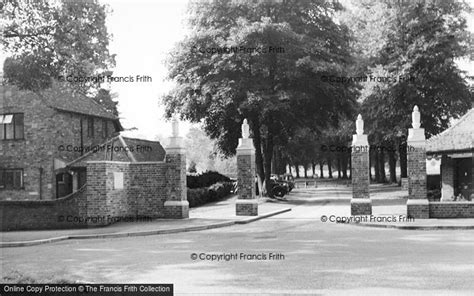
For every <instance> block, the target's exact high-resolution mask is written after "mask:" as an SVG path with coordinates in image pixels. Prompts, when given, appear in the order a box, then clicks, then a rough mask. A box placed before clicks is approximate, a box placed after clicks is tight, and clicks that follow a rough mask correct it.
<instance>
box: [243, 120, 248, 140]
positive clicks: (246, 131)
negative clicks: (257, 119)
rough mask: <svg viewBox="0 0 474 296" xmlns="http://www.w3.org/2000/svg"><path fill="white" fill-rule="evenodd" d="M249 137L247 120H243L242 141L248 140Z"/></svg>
mask: <svg viewBox="0 0 474 296" xmlns="http://www.w3.org/2000/svg"><path fill="white" fill-rule="evenodd" d="M249 136H250V132H249V124H248V123H247V118H245V119H244V122H243V123H242V139H248V138H249Z"/></svg>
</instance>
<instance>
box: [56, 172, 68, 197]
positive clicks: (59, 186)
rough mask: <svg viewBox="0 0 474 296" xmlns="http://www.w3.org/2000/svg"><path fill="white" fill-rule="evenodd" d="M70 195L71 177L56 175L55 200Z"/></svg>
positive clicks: (65, 174)
mask: <svg viewBox="0 0 474 296" xmlns="http://www.w3.org/2000/svg"><path fill="white" fill-rule="evenodd" d="M71 193H72V176H71V174H69V173H59V174H57V175H56V198H61V197H64V196H66V195H68V194H71Z"/></svg>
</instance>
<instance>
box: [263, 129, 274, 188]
mask: <svg viewBox="0 0 474 296" xmlns="http://www.w3.org/2000/svg"><path fill="white" fill-rule="evenodd" d="M272 156H273V134H272V133H271V131H270V129H269V130H268V132H267V138H266V139H265V145H264V147H263V159H264V161H263V164H264V172H265V187H266V190H267V196H269V197H273V192H272V184H271V182H270V177H271V170H272Z"/></svg>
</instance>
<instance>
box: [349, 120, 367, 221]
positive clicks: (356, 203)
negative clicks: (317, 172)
mask: <svg viewBox="0 0 474 296" xmlns="http://www.w3.org/2000/svg"><path fill="white" fill-rule="evenodd" d="M369 150H370V147H369V142H368V140H367V135H365V134H364V121H363V120H362V116H361V115H360V114H359V116H357V121H356V134H355V135H353V136H352V151H351V157H352V172H351V177H352V199H351V215H353V216H354V215H372V201H371V200H370V196H369V185H370V179H369V170H370V166H369Z"/></svg>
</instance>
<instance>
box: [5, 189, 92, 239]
mask: <svg viewBox="0 0 474 296" xmlns="http://www.w3.org/2000/svg"><path fill="white" fill-rule="evenodd" d="M86 207H87V200H86V185H84V186H83V187H82V188H81V189H80V190H78V191H77V192H75V193H73V194H70V195H68V196H66V197H63V198H60V199H56V200H32V201H0V221H1V224H0V230H1V231H9V230H36V229H65V228H83V227H86V226H87V225H86V224H85V223H84V222H81V221H79V220H78V219H77V218H76V217H82V216H84V215H85V209H86Z"/></svg>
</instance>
